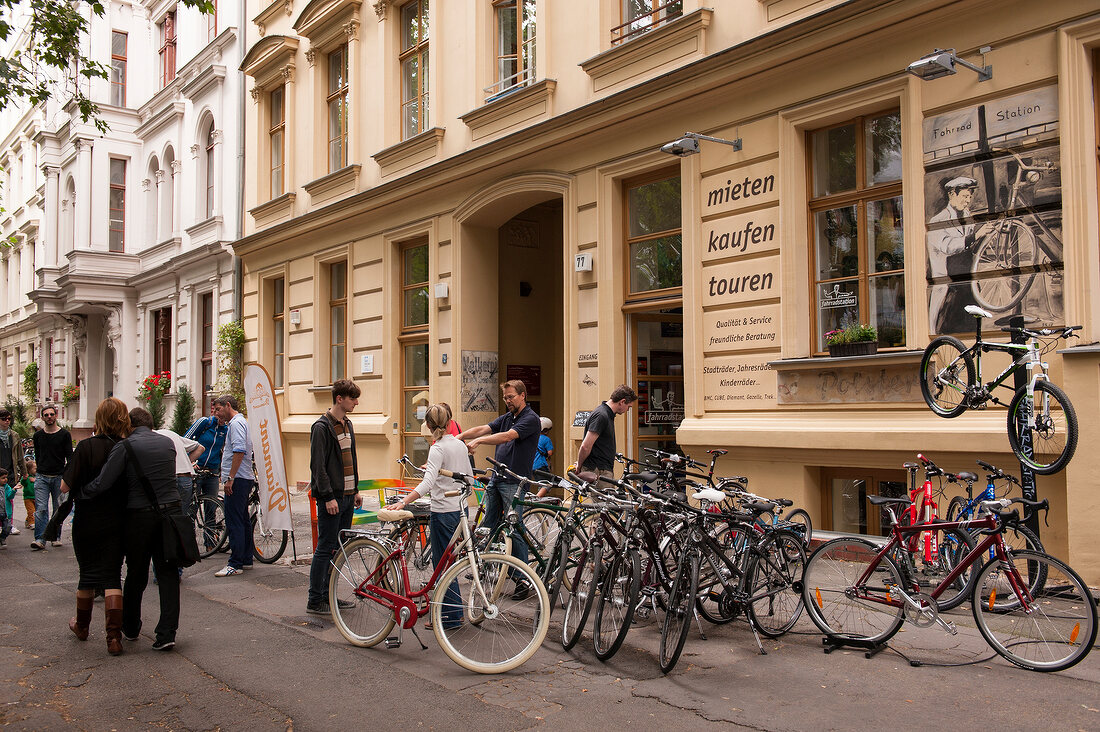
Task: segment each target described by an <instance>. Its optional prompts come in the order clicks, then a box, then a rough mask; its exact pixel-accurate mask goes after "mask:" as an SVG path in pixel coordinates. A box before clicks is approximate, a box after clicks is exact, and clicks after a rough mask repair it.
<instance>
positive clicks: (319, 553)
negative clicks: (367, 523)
mask: <svg viewBox="0 0 1100 732" xmlns="http://www.w3.org/2000/svg"><path fill="white" fill-rule="evenodd" d="M336 503H337V510H336V513H335V514H331V513H329V512H328V511H326V510H325V504H324V502H318V503H317V550H316V551H314V552H313V562H311V563H310V565H309V595H308V596H307V597H306V603H307V604H309V605H312V606H314V607H316V606H318V605H320V604H321V603H323V602H327V601H328V578H329V572H330V571H331V570H332V558H333V557H335V556H336V552H337V551H338V550H339V549H340V532H341V531H342V530H343V529H347V528H349V527H351V518H352V515H353V514H354V513H355V496H337V498H336Z"/></svg>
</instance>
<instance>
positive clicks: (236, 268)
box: [233, 2, 248, 321]
mask: <svg viewBox="0 0 1100 732" xmlns="http://www.w3.org/2000/svg"><path fill="white" fill-rule="evenodd" d="M246 4H247V3H243V2H241V3H238V4H237V7H238V9H239V14H238V15H239V20H238V25H237V43H238V44H239V47H240V53H239V54H238V56H239V57H240V58H242V59H243V58H244V53H245V51H244V49H245V48H246V47H247V46H246V44H245V38H246V36H247V35H248V16H247V14H246V13H245V5H246ZM237 67H238V68H237V79H238V86H239V87H240V88H239V89H238V92H237V96H238V97H239V104H238V107H239V108H238V110H237V113H238V115H239V116H238V118H237V119H238V122H237V130H238V132H239V135H238V137H237V183H238V185H237V240H238V241H240V239H241V238H242V237H243V236H244V135H245V124H244V120H245V111H246V109H247V107H246V105H245V90H244V87H245V76H244V71H241V70H240V62H237ZM243 289H244V270H243V268H242V267H241V258H240V257H238V256H237V255H236V254H234V255H233V320H238V321H239V320H241V319H242V318H243V316H244V292H243Z"/></svg>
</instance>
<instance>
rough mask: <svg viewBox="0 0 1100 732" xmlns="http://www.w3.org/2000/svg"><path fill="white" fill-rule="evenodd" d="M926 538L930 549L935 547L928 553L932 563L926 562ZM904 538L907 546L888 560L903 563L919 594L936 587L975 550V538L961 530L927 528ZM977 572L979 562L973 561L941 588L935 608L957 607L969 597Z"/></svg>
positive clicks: (941, 610)
mask: <svg viewBox="0 0 1100 732" xmlns="http://www.w3.org/2000/svg"><path fill="white" fill-rule="evenodd" d="M926 535H928V538H929V539H930V541H931V544H932V546H934V547H936V549H935V551H934V552H931V554H932V559H931V560H926V559H925V549H924V544H925V537H926ZM906 538H907V540H908V542H909V543H908V544H907V545H902V546H897V547H895V548H894V551H893V552H891V555H890V558H891V559H893V560H894V562H895V563H896V564H898V565H901V564H903V563H904V565H905V567H906V569H907V570H908V575H909V578H910V579H911V580H912V581H913V583H914V584H915V585H916V587H917V588H918V589H919V591H920V592H925V593H928V592H932V591H933V590H935V589H936V588H937V587H939V586H940V584H941V583H942V582H943V581H944V580H945V579H947V576H948V575H949V574H951V571H952V570H953V569H954V568H955V567H957V566H959V564H961V563H962V560H963V558H964V557H965V556H966V555H967V554H969V553H970V551H971V550H972V549H974V537H972V536H971V535H970V534H969V533H967V532H965V531H963V530H961V529H942V528H937V529H928V530H927V531H924V532H921V533H920V534H916V535H914V536H911V537H906ZM909 547H912V549H910V548H909ZM977 570H978V563H977V562H975V563H973V564H971V565H970V566H969V567H967V568H966V569H965V570H963V572H962V574H960V575H959V576H958V577H957V578H955V581H954V582H952V583H951V584H950V585H948V586H947V587H945V588H944V590H943V592H942V593H940V596H939V597H938V598H936V608H937V609H938V610H939V611H940V612H945V611H947V610H951V609H954V608H957V607H958V606H959V605H962V604H963V603H964V602H966V601H967V599H969V598H970V592H971V590H972V589H973V587H974V578H975V577H976V576H977Z"/></svg>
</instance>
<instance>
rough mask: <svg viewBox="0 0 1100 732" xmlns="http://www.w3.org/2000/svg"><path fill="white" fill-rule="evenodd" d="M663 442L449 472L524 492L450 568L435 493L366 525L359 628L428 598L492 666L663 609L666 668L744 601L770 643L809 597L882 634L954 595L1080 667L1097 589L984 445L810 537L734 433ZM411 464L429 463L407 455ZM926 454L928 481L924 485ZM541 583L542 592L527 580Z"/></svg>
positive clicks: (395, 636)
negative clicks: (745, 469) (532, 466)
mask: <svg viewBox="0 0 1100 732" xmlns="http://www.w3.org/2000/svg"><path fill="white" fill-rule="evenodd" d="M647 452H648V453H649V460H648V461H647V462H644V463H641V462H636V461H634V460H631V459H629V458H626V457H625V456H621V455H620V456H618V457H619V460H620V462H622V463H623V464H624V465H625V466H626V470H627V472H626V473H625V474H624V475H623V476H622V478H621V479H618V480H613V479H610V478H605V477H601V478H598V479H597V478H595V477H594V476H590V475H577V474H576V473H569V475H568V476H566V477H561V476H555V475H551V474H549V473H545V472H539V471H536V477H535V478H524V477H522V476H518V475H516V474H515V473H513V472H512V471H510V470H509V469H508V468H507V466H504V465H501V464H498V463H495V462H493V461H490V462H493V468H492V470H491V471H489V472H487V473H482V472H481V471H473V474H470V475H463V474H459V473H451V474H450V475H451V477H454V478H455V479H457V480H458V481H460V483H461V484H462V485H463V486H464V487H463V488H462V490H461V494H462V495H463V496H464V497H465V498H466V499H467V500H468V501H469V503H470V504H471V506H472V505H476V501H475V500H473V498H472V497H473V496H474V495H475V488H477V487H478V486H481V485H485V484H486V483H487V482H488V481H489V480H490V479H492V477H493V474H494V473H495V474H497V475H499V476H501V477H502V478H506V479H508V480H511V481H516V482H520V483H521V484H523V487H524V488H525V490H521V491H520V492H519V494H518V496H519V497H517V499H515V500H514V501H513V504H512V508H511V511H510V512H509V514H508V516H507V519H506V520H505V521H504V522H502V523H501V525H500V526H499V527H497V528H496V529H495V530H494V531H493V532H491V533H490V532H489V530H488V529H487V528H485V527H478V528H475V527H477V526H478V522H479V520H480V515H481V513H482V512H483V510H482V509H481V508H479V509H478V510H477V512H476V515H475V517H474V518H473V519H471V518H470V516H469V515H468V513H469V512H466V511H463V512H461V521H460V525H459V526H458V528H457V529H456V530H455V532H454V535H453V536H452V537H451V539H450V542H449V545H448V547H447V550H446V552H445V553H444V555H443V558H442V560H441V561H440V562H439V564H438V565H436V566H434V567H433V564H432V561H431V551H430V542H429V537H428V524H429V522H428V514H427V510H426V509H422V510H418V511H416V512H406V511H402V512H388V511H385V510H383V511H380V512H379V514H380V518H381V519H382V520H383V521H388V522H392V523H387V524H386V525H385V526H384V528H382V529H352V530H349V531H348V532H346V535H345V539H346V540H345V542H344V543H343V545H342V548H341V550H340V551H339V552H338V553H337V555H336V557H335V559H334V561H333V566H334V569H333V572H332V575H331V581H330V588H329V601H330V607H331V608H332V613H333V618H334V620H335V623H336V626H337V628H339V630H340V632H341V633H342V634H343V635H344V637H345V638H346V639H347V640H348V641H349V642H351V643H353V644H355V645H359V646H374V645H377V644H379V643H381V642H383V641H386V644H387V645H388V646H389V647H396V646H399V645H400V644H401V642H402V637H403V632H404V631H410V632H412V633H413V634H414V635H415V636H416V638H417V640H418V641H419V635H416V626H417V623H418V619H419V618H421V617H424V616H426V615H427V616H430V627H431V628H432V630H433V631H434V633H435V635H436V638H437V640H438V641H439V643H440V646H441V647H442V648H443V650H444V652H445V653H447V655H449V656H450V657H451V658H452V659H453V660H455V661H456V662H457V663H459V664H460V665H462V666H464V667H466V668H468V669H471V670H474V671H478V672H482V673H497V672H501V671H506V670H509V669H511V668H514V667H516V666H518V665H519V664H522V663H523V662H524V661H526V660H527V659H528V658H530V656H531V655H533V654H534V652H535V651H536V650H537V648H538V647H539V646H541V645H542V643H543V640H544V638H545V636H546V633H547V630H548V627H549V622H550V618H551V615H552V614H553V613H555V612H558V613H560V617H561V628H562V630H561V643H562V646H563V648H564V649H566V650H568V649H571V648H572V647H573V646H575V645H576V644H577V643H578V642H579V641H580V640H581V638H582V636H583V635H584V633H585V631H586V629H588V628H589V626H591V638H592V644H593V647H594V649H595V653H596V655H597V657H598V658H600V659H601V660H607V659H609V658H611V657H612V656H613V655H614V654H615V653H616V651H618V649H619V648H620V647H621V645H622V643H623V641H624V639H625V637H626V635H627V633H628V632H629V631H630V629H631V627H632V625H635V623H634V621H635V620H641V619H643V618H644V617H652V618H655V619H658V620H659V625H660V633H661V637H660V647H659V652H658V660H659V663H660V667H661V669H662V671H664V672H666V673H667V672H668V671H670V670H672V668H673V667H674V666H675V665H676V663H677V660H678V659H679V657H680V654H681V652H682V651H683V648H684V645H685V643H686V641H687V637H688V635H689V631H690V628H691V625H692V622H693V620H694V621H695V622H696V623H697V624H698V627H699V632H700V635H703V626H702V620H706V621H707V622H709V623H714V624H723V623H728V622H730V621H732V620H735V619H737V618H739V617H744V618H745V619H746V620H747V621H748V624H749V627H750V628H751V629H752V631H753V634H754V637H755V638H756V643H757V647H758V648H759V650H760V652H761V653H764V649H763V645H762V644H761V642H760V638H759V636H760V635H765V636H768V637H778V636H781V635H783V634H784V633H786V632H788V631H789V630H790V629H791V628H792V627H793V626H794V625H795V623H796V622H797V621H798V619H799V617H800V616H801V614H802V611H803V609H804V608H806V609H807V610H808V613H809V616H810V618H811V620H812V621H813V622H814V624H815V625H816V626H817V627H818V628H819V629H820V630H821V632H822V633H824V634H825V635H826V637H827V642H830V643H832V644H834V645H844V644H847V645H859V646H865V647H867V648H872V649H873V648H878V647H881V644H883V643H885V642H886V641H887V640H889V638H890V637H892V636H893V635H894V634H895V633H896V632H897V631H898V629H899V628H900V627H901V625H902V624H903V622H904V621H905V620H909V621H910V622H912V623H914V624H915V625H918V626H931V625H938V626H939V627H941V628H943V629H944V630H946V631H947V632H949V633H956V632H957V628H956V625H955V624H954V622H953V621H952V620H951V619H949V618H948V617H947V616H945V615H944V613H946V611H948V610H950V609H952V608H955V607H958V606H959V605H961V604H963V603H964V602H966V600H967V599H969V600H970V601H971V607H972V611H973V619H974V623H975V624H976V627H977V629H978V630H979V632H980V633H981V635H982V636H983V637H984V638H985V640H986V641H987V642H988V643H989V645H990V646H991V647H992V648H993V649H994V650H995V651H996V652H997V653H999V654H1000V655H1002V656H1004V657H1005V658H1006V659H1008V660H1009V661H1011V662H1012V663H1015V664H1017V665H1020V666H1022V667H1024V668H1029V669H1034V670H1039V671H1056V670H1060V669H1064V668H1068V667H1069V666H1072V665H1073V664H1075V663H1077V662H1079V661H1080V660H1081V659H1082V658H1083V657H1084V656H1085V655H1086V654H1087V653H1088V652H1089V649H1090V648H1091V646H1092V644H1093V641H1094V640H1095V636H1096V626H1097V616H1096V603H1095V601H1094V599H1093V598H1092V596H1091V594H1089V590H1088V588H1087V587H1086V586H1085V584H1084V582H1083V581H1082V580H1081V579H1080V577H1079V576H1078V575H1077V574H1076V573H1075V572H1074V571H1073V570H1072V569H1070V568H1069V567H1068V566H1067V565H1066V564H1065V563H1063V562H1061V561H1059V560H1057V559H1055V558H1053V557H1050V556H1049V555H1047V554H1045V553H1043V551H1042V547H1041V544H1040V543H1039V541H1038V538H1037V537H1036V536H1035V534H1034V533H1032V532H1030V531H1029V530H1028V528H1027V527H1026V526H1025V525H1024V523H1023V522H1022V520H1021V518H1020V516H1019V514H1018V512H1017V511H1016V510H1015V509H1014V508H1012V504H1020V505H1022V506H1023V507H1024V509H1025V512H1026V513H1027V514H1028V515H1030V514H1032V513H1033V512H1035V511H1038V510H1043V509H1046V507H1047V506H1046V502H1045V501H1043V502H1036V501H1027V500H1024V499H1022V498H1014V499H1009V498H1007V497H1004V496H1003V494H1004V493H1005V492H1006V491H1005V490H1004V489H1005V488H1006V487H1009V488H1010V487H1011V485H1012V484H1014V483H1015V482H1016V480H1015V478H1014V477H1013V476H1011V475H1009V474H1006V473H1004V472H1003V471H1001V470H999V469H998V468H996V467H995V466H993V465H990V464H988V463H981V465H982V467H983V468H984V470H985V472H986V487H985V489H984V490H983V491H982V492H980V493H979V494H978V495H976V496H975V495H974V493H973V485H974V484H975V483H976V482H977V480H978V477H977V475H975V474H973V473H958V474H949V473H946V472H945V471H943V470H941V469H940V468H938V467H937V466H935V465H934V464H933V463H932V462H931V461H930V460H928V459H927V458H925V457H923V456H919V457H920V460H921V464H920V465H918V464H916V463H907V464H906V468H907V469H908V470H909V471H910V473H911V475H913V476H914V490H913V493H912V494H911V496H910V497H897V498H895V497H880V496H876V497H871V498H870V501H871V502H872V503H873V504H875V505H879V506H882V507H883V510H884V511H885V512H886V513H887V515H888V517H889V520H890V526H891V530H890V535H889V536H888V537H886V538H885V543H882V544H879V543H873V542H871V541H869V540H866V539H862V538H856V537H843V538H838V539H834V540H832V541H828V542H825V543H823V544H821V545H820V546H817V547H816V549H814V550H813V552H812V554H809V552H810V550H811V540H812V537H813V529H812V526H811V523H810V518H809V515H808V514H807V513H806V512H805V511H804V510H802V509H797V508H795V509H792V508H791V506H792V504H791V502H790V501H788V500H785V499H768V498H764V497H762V496H758V495H755V494H753V493H751V492H750V491H749V490H748V481H747V479H746V478H744V477H740V476H727V477H721V476H716V475H715V473H714V468H715V464H716V461H717V459H718V458H719V457H720V456H721V455H723V454H725V451H724V450H712V451H710V456H711V458H710V464H709V466H708V465H705V464H703V463H700V462H697V461H695V460H692V459H690V458H687V457H684V456H681V455H676V454H672V453H667V452H661V451H657V450H648V451H647ZM401 462H404V463H405V465H406V467H407V468H409V469H412V470H415V468H414V467H413V466H411V465H410V464H409V461H408V459H407V458H404V457H403V458H402V460H401ZM920 468H923V469H924V472H925V482H924V484H923V485H922V486H921V487H920V488H916V487H915V474H916V471H917V470H919V469H920ZM934 481H936V482H938V483H940V485H939V486H937V485H936V482H934ZM952 484H955V485H963V484H965V486H966V496H959V497H958V499H957V500H952V501H951V502H950V507H949V510H948V513H947V516H946V517H947V521H943V520H941V519H940V518H939V517H938V516H937V515H936V507H937V504H936V502H935V496H936V494H937V492H942V490H943V487H944V485H952ZM544 487H547V488H549V487H556V488H561V489H562V490H563V492H564V495H565V497H564V499H555V500H537V499H534V498H530V497H525V496H524V494H525V493H526V494H527V495H528V496H531V495H533V494H535V493H536V492H537V491H539V490H540V489H541V488H544ZM999 494H1000V496H1001V497H998V496H999ZM514 542H523V543H525V544H526V545H527V547H528V549H529V557H530V558H529V562H527V563H524V562H521V561H519V560H518V559H516V558H514V557H513V556H511V548H512V545H513V543H514ZM510 582H512V583H514V585H513V584H509V583H510ZM527 583H529V584H530V587H531V589H530V590H529V591H528V590H521V589H518V588H522V587H525V585H526V584H527ZM513 586H514V588H516V589H514V590H513V589H510V588H512V587H513ZM959 617H960V616H958V615H956V616H954V620H955V621H958V620H959ZM590 621H591V622H590ZM395 628H396V630H395ZM704 637H705V636H704ZM421 645H423V643H422V642H421Z"/></svg>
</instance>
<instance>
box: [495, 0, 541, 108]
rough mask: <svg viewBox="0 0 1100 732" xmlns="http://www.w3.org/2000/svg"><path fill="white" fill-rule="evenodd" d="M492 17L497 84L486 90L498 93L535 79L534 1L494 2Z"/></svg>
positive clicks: (500, 0) (502, 0)
mask: <svg viewBox="0 0 1100 732" xmlns="http://www.w3.org/2000/svg"><path fill="white" fill-rule="evenodd" d="M493 15H494V18H495V25H496V83H495V84H493V85H492V86H490V87H489V89H488V90H487V91H488V92H489V93H490V94H498V93H500V92H503V91H507V90H508V89H512V88H515V87H517V86H526V85H527V84H530V83H531V82H532V81H533V80H534V78H535V0H497V2H494V3H493Z"/></svg>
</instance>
